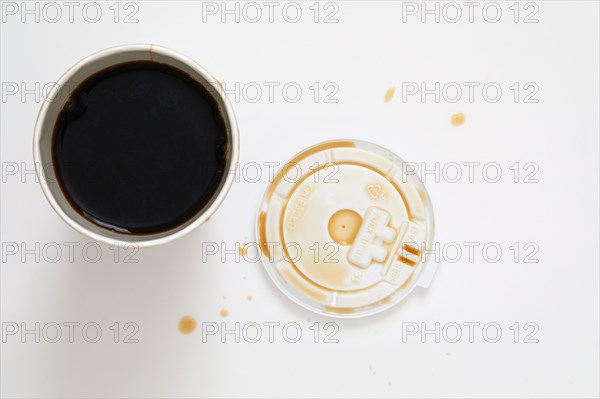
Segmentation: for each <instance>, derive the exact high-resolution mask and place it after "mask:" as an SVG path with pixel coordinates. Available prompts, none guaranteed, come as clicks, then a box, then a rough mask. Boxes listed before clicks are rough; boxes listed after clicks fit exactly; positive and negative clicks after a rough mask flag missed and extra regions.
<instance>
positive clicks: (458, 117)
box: [450, 112, 466, 126]
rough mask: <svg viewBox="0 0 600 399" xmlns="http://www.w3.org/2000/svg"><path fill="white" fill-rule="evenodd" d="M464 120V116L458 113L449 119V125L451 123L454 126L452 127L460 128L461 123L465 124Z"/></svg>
mask: <svg viewBox="0 0 600 399" xmlns="http://www.w3.org/2000/svg"><path fill="white" fill-rule="evenodd" d="M465 120H466V117H465V114H463V113H462V112H460V113H458V114H454V115H452V117H451V118H450V123H452V125H454V126H460V125H462V124H463V123H465Z"/></svg>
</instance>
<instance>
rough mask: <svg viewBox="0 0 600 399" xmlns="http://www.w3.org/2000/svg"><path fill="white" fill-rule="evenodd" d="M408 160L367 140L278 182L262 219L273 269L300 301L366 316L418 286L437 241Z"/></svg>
mask: <svg viewBox="0 0 600 399" xmlns="http://www.w3.org/2000/svg"><path fill="white" fill-rule="evenodd" d="M409 170H410V169H409V168H407V167H406V165H405V164H404V162H403V161H402V159H400V158H399V157H398V156H397V155H395V154H393V153H391V152H390V151H388V150H386V149H384V148H382V147H379V146H377V145H375V144H371V143H367V142H364V141H355V140H345V141H331V142H325V143H322V144H319V145H316V146H313V147H310V148H308V149H306V150H304V151H303V152H301V153H300V154H298V155H296V156H295V157H294V158H292V159H291V160H290V161H289V162H288V163H287V164H285V165H284V167H283V168H281V170H280V171H279V172H278V173H277V174H276V175H275V178H274V179H273V181H272V182H271V184H270V185H269V187H268V189H267V192H266V193H265V196H264V199H263V203H262V204H261V209H260V212H259V217H258V226H257V228H258V232H257V234H258V240H259V243H260V246H261V250H262V259H263V263H264V264H265V267H266V269H267V271H268V273H269V275H270V276H271V278H272V279H273V281H274V282H275V283H276V284H277V286H278V287H279V288H280V289H281V290H282V291H283V292H284V293H285V294H286V295H287V296H288V297H290V298H291V299H292V300H294V301H295V302H297V303H298V304H300V305H302V306H304V307H305V308H307V309H310V310H312V311H315V312H317V313H321V314H326V315H330V316H339V317H358V316H364V315H369V314H373V313H377V312H379V311H381V310H384V309H386V308H389V307H391V306H392V305H394V304H396V303H398V302H400V301H401V300H402V299H403V298H404V297H405V296H406V295H407V294H408V293H410V291H411V290H412V289H413V288H414V287H415V286H416V285H417V283H418V280H419V277H420V276H421V274H422V273H423V271H424V269H425V267H426V266H427V263H426V262H425V258H424V256H423V253H426V251H427V250H428V249H429V248H430V247H431V243H432V241H433V212H432V208H431V203H430V200H429V197H428V195H427V192H426V190H425V187H424V186H423V184H422V183H421V181H420V180H419V179H418V178H417V177H416V175H415V174H413V173H407V171H409Z"/></svg>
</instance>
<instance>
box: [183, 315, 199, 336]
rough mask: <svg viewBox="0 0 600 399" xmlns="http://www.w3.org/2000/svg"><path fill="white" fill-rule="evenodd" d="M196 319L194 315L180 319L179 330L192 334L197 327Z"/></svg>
mask: <svg viewBox="0 0 600 399" xmlns="http://www.w3.org/2000/svg"><path fill="white" fill-rule="evenodd" d="M197 325H198V323H196V319H194V318H193V317H192V316H183V317H182V318H181V320H179V332H180V333H182V334H191V333H193V332H194V330H195V329H196V326H197Z"/></svg>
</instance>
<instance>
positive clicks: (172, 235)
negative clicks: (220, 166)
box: [33, 44, 239, 247]
mask: <svg viewBox="0 0 600 399" xmlns="http://www.w3.org/2000/svg"><path fill="white" fill-rule="evenodd" d="M130 52H131V53H133V52H148V53H149V54H150V61H154V60H152V54H157V55H160V56H162V57H166V58H169V59H172V60H174V61H178V62H181V63H182V64H185V65H186V66H187V67H189V68H191V69H193V70H194V72H196V73H197V74H198V75H199V76H200V77H201V78H202V79H204V80H205V81H206V82H207V83H209V84H213V85H215V87H214V88H215V90H210V94H211V95H212V96H214V97H217V98H218V100H220V101H219V102H220V104H221V105H222V107H223V110H222V112H223V118H224V119H225V122H226V124H227V125H228V128H229V130H230V132H229V133H230V140H231V142H230V150H229V161H228V165H229V168H232V167H235V165H237V162H238V159H239V128H238V125H237V121H236V118H235V114H234V111H233V108H232V106H231V103H230V102H229V100H228V98H227V95H226V94H225V91H224V90H222V84H221V83H220V81H219V80H218V79H216V78H215V77H214V76H213V75H211V74H210V73H209V72H208V71H207V70H206V69H204V68H203V67H202V66H201V65H200V64H198V63H197V62H196V61H194V60H192V59H191V58H189V57H187V56H185V55H183V54H181V53H178V52H177V51H175V50H171V49H169V48H166V47H162V46H157V45H155V44H125V45H118V46H114V47H109V48H106V49H104V50H100V51H98V52H95V53H93V54H91V55H89V56H87V57H85V58H83V59H81V60H80V61H78V62H77V63H75V64H74V65H73V66H71V67H70V68H69V69H67V70H66V71H65V72H64V73H63V74H62V76H61V77H60V78H59V79H58V80H57V81H56V82H55V87H65V85H66V84H67V83H69V81H70V79H71V78H73V76H74V75H75V74H76V73H77V72H78V71H79V70H80V69H82V68H83V67H85V66H88V65H92V64H94V63H96V62H98V61H100V60H102V59H105V58H110V57H113V56H116V55H119V54H124V53H130ZM155 62H156V61H155ZM118 64H119V62H116V63H115V64H114V65H118ZM89 76H91V74H90V75H89ZM51 105H52V102H51V101H44V102H43V103H42V106H41V108H40V111H39V113H38V116H37V119H36V123H35V128H34V138H33V158H34V165H35V170H36V174H37V177H38V180H39V183H40V186H41V187H42V191H43V193H44V195H45V197H46V199H47V200H48V202H49V203H50V205H51V206H52V208H53V209H54V211H55V212H56V213H57V214H58V215H59V216H60V217H61V219H63V220H64V221H65V222H66V223H67V224H68V225H69V226H71V227H72V228H73V229H75V230H77V231H79V232H80V233H82V234H84V235H86V236H88V237H90V238H92V239H94V240H96V241H99V242H103V243H105V244H109V245H112V244H118V245H121V246H125V245H129V246H131V245H135V246H136V247H151V246H156V245H161V244H165V243H168V242H171V241H173V240H176V239H177V238H180V237H183V236H184V235H186V234H188V233H190V232H191V231H192V230H194V229H196V228H197V227H199V226H200V225H202V224H203V223H205V222H206V221H208V220H209V219H210V218H211V217H212V215H213V214H214V213H215V212H216V210H217V209H218V208H219V206H220V205H221V204H222V203H223V201H224V199H225V197H226V196H227V194H228V192H229V190H230V189H231V186H232V184H233V180H234V176H233V174H232V173H228V170H226V171H225V176H224V177H223V180H222V183H221V187H220V188H218V192H217V193H216V194H215V195H213V196H212V197H211V203H210V205H209V206H208V207H207V208H205V209H203V210H202V211H200V212H199V213H198V214H197V215H195V216H194V217H196V219H195V220H193V221H192V222H191V223H189V224H187V225H185V226H183V227H174V228H173V229H172V231H171V230H167V231H166V234H165V235H163V236H160V237H156V238H149V239H142V240H140V239H138V238H142V237H148V236H149V235H131V236H130V237H131V239H129V238H125V237H129V236H123V238H121V237H116V236H115V237H113V236H111V234H112V232H111V231H110V230H106V232H107V234H106V235H105V234H100V233H98V232H95V231H91V230H90V229H89V228H87V227H85V226H84V225H82V224H81V223H79V222H78V221H76V220H74V219H73V218H72V217H71V216H69V215H68V214H67V213H66V212H65V211H64V210H63V209H62V207H61V205H60V204H59V203H58V200H57V198H56V197H55V195H54V194H53V192H52V190H51V188H50V186H49V184H48V181H47V178H46V171H45V168H44V167H43V166H42V151H41V140H42V138H43V137H44V135H47V134H48V133H47V132H45V130H46V129H43V127H44V122H45V121H46V119H47V118H48V113H49V111H50V107H51ZM51 134H54V132H52V133H51ZM69 206H71V205H70V204H69Z"/></svg>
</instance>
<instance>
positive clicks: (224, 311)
mask: <svg viewBox="0 0 600 399" xmlns="http://www.w3.org/2000/svg"><path fill="white" fill-rule="evenodd" d="M219 316H221V317H227V316H229V310H227V309H221V311H220V312H219Z"/></svg>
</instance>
